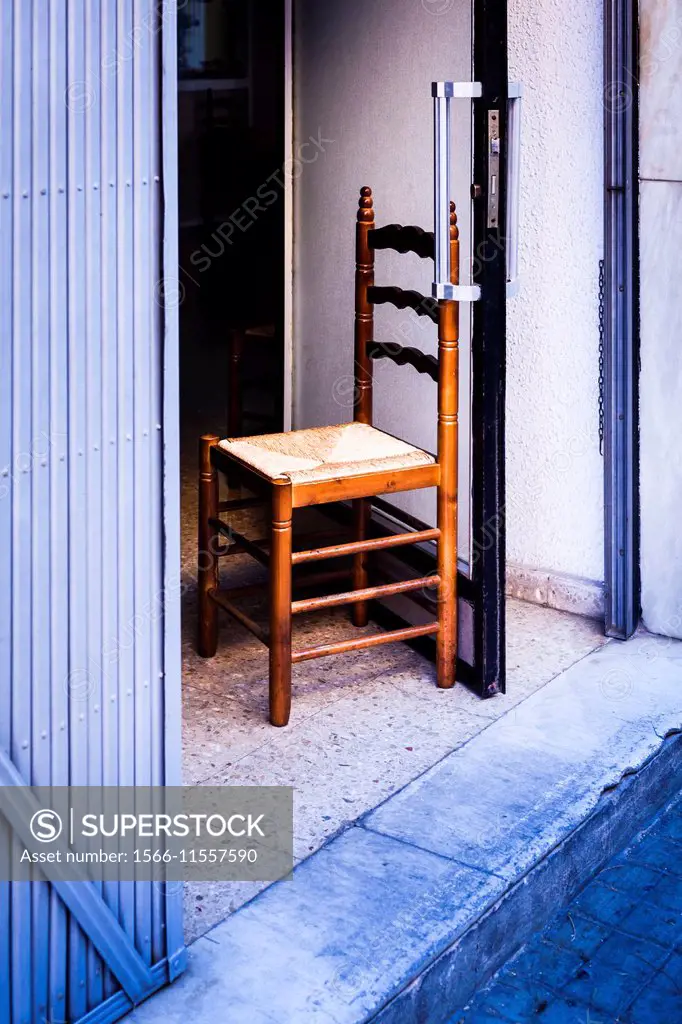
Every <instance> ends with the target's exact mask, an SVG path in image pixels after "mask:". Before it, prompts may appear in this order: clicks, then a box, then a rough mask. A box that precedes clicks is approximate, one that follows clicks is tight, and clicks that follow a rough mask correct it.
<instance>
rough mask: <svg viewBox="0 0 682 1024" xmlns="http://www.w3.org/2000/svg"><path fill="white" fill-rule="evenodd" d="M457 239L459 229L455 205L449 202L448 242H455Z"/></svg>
mask: <svg viewBox="0 0 682 1024" xmlns="http://www.w3.org/2000/svg"><path fill="white" fill-rule="evenodd" d="M458 238H459V228H458V227H457V210H456V209H455V204H454V202H453V201H452V200H450V241H451V242H455V241H456V240H457V239H458Z"/></svg>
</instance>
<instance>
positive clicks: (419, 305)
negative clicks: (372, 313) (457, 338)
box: [367, 285, 438, 324]
mask: <svg viewBox="0 0 682 1024" xmlns="http://www.w3.org/2000/svg"><path fill="white" fill-rule="evenodd" d="M367 298H368V299H369V301H370V302H371V303H372V304H373V305H375V306H379V305H383V304H384V303H386V302H389V303H390V304H391V305H392V306H396V307H397V308H398V309H413V310H414V311H415V313H416V314H417V316H427V317H428V318H429V319H430V320H432V321H433V322H434V324H437V323H438V300H437V299H434V298H432V297H431V296H430V295H422V294H421V292H416V291H413V290H411V289H410V290H405V289H403V288H398V287H396V286H395V285H390V286H379V285H374V286H372V287H371V288H368V289H367Z"/></svg>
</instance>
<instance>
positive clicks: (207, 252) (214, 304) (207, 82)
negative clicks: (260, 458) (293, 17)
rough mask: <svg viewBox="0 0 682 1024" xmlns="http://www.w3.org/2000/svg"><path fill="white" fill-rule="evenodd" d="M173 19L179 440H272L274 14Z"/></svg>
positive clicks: (238, 0) (280, 244) (276, 255)
mask: <svg viewBox="0 0 682 1024" xmlns="http://www.w3.org/2000/svg"><path fill="white" fill-rule="evenodd" d="M178 19H179V23H178V35H179V37H178V60H179V95H178V121H179V174H180V183H179V187H180V282H181V287H180V299H181V306H180V371H181V377H180V380H181V396H180V403H181V423H182V431H183V435H185V434H190V435H191V434H192V433H193V432H194V434H196V433H197V432H199V433H206V432H215V433H216V434H219V435H220V436H221V437H224V436H226V435H227V434H228V433H238V434H250V433H262V432H265V431H272V430H279V429H281V427H282V407H281V395H282V392H283V333H282V325H283V302H284V177H283V170H282V165H283V163H284V5H283V4H282V3H281V0H259V2H258V3H253V2H251V3H250V2H249V0H189V2H188V3H187V5H186V6H185V7H184V8H183V9H182V10H181V11H179V13H178ZM263 328H267V331H266V332H265V333H262V329H263ZM253 329H256V331H261V333H260V334H258V333H256V334H255V335H249V334H248V333H247V334H246V335H244V334H243V332H248V331H249V330H253ZM235 331H237V332H241V333H240V334H239V335H238V337H237V344H238V345H239V352H240V358H239V360H238V365H237V366H236V367H235V365H234V362H235V358H234V353H235V348H234V344H235V339H234V335H233V332H235ZM240 338H241V344H239V339H240ZM231 353H232V359H231ZM231 364H232V365H231ZM231 374H233V378H232V381H231V380H230V375H231ZM231 396H232V397H231ZM237 405H238V406H239V408H237ZM231 406H232V409H230V407H231ZM230 411H231V412H232V416H231V417H230ZM230 428H231V429H230Z"/></svg>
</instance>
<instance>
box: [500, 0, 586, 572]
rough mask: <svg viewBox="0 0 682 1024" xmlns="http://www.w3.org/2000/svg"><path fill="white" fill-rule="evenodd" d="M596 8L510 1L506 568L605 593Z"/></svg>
mask: <svg viewBox="0 0 682 1024" xmlns="http://www.w3.org/2000/svg"><path fill="white" fill-rule="evenodd" d="M601 8H602V3H601V0H572V2H571V3H567V2H566V0H530V2H529V0H509V75H510V79H512V80H514V79H519V80H521V81H522V82H523V83H524V88H525V93H524V109H523V149H522V161H523V163H522V172H521V181H522V195H521V211H520V219H521V223H520V238H521V253H520V262H521V274H522V289H521V293H520V295H519V296H518V297H517V298H515V299H514V300H513V301H510V302H509V304H508V349H507V530H508V533H507V557H508V559H509V561H511V562H515V563H517V564H520V565H523V566H527V567H530V568H544V569H550V570H558V571H561V572H564V573H569V574H572V575H578V576H584V577H587V578H589V579H593V580H599V581H601V580H603V577H604V571H603V557H604V556H603V463H602V458H601V456H600V454H599V440H598V356H599V330H598V261H599V259H600V258H601V256H602V251H603V231H602V121H603V111H602V102H601V99H602V68H603V63H602V62H603V57H602V10H601Z"/></svg>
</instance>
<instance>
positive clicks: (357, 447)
mask: <svg viewBox="0 0 682 1024" xmlns="http://www.w3.org/2000/svg"><path fill="white" fill-rule="evenodd" d="M450 208H451V216H450V247H451V266H452V278H453V283H455V284H456V283H458V267H459V241H458V231H457V218H456V214H455V207H454V203H453V204H451V207H450ZM356 232H357V233H356V260H357V262H356V277H355V282H356V298H355V383H356V391H355V420H354V422H353V423H345V424H342V425H340V426H334V427H317V428H313V429H308V430H295V431H291V432H289V433H284V434H266V435H261V436H254V437H242V438H228V439H227V440H223V441H221V440H220V439H219V438H218V437H216V436H214V435H205V436H203V437H202V438H201V446H200V474H199V566H198V589H199V624H198V650H199V653H200V654H201V655H202V656H204V657H212V656H213V655H214V654H215V652H216V648H217V642H218V618H217V616H218V610H219V609H220V608H222V609H224V610H225V611H227V612H228V613H229V614H230V615H232V616H233V617H234V618H236V619H237V620H238V621H239V622H241V623H242V624H243V625H245V626H246V627H247V628H248V629H250V630H251V632H253V633H254V634H255V635H256V636H257V637H259V639H261V640H262V641H263V642H264V643H265V644H266V645H267V646H268V647H269V651H270V721H271V722H272V724H273V725H278V726H283V725H286V724H287V722H288V720H289V713H290V708H291V666H292V664H297V663H298V662H301V661H306V660H308V659H310V658H319V657H323V656H325V655H331V654H341V653H344V652H346V651H354V650H359V649H360V648H367V647H373V646H375V645H377V644H382V643H387V642H390V641H393V640H408V639H411V638H413V637H418V636H426V635H428V634H435V636H436V653H437V659H436V665H437V677H438V685H439V686H440V687H443V688H448V687H451V686H452V685H453V684H454V682H455V664H456V646H457V591H456V582H457V429H458V428H457V413H458V404H457V403H458V385H457V380H458V358H459V352H458V338H459V316H458V314H459V309H458V304H457V303H456V302H452V301H445V300H441V301H436V300H435V299H430V298H426V297H424V296H422V295H420V294H418V293H417V292H412V291H403V290H402V289H399V288H385V287H375V285H374V254H375V251H376V250H378V249H394V250H396V251H398V252H401V253H405V252H414V253H416V254H417V255H418V256H421V257H423V258H433V255H434V240H433V235H432V234H431V233H427V232H425V231H422V229H421V228H415V227H401V226H400V225H389V226H387V227H383V228H379V229H375V226H374V209H373V200H372V191H371V189H370V188H367V187H365V188H363V189H362V190H361V193H360V204H359V210H358V216H357V228H356ZM384 302H390V303H392V304H393V305H396V306H397V307H398V308H400V309H405V308H408V307H409V308H412V309H414V310H415V311H416V312H417V313H418V314H419V315H422V316H428V317H430V318H431V319H432V320H434V322H436V323H437V324H438V360H436V359H435V358H434V357H432V356H426V355H424V354H423V353H421V352H419V351H417V350H416V349H412V348H403V347H401V346H399V345H394V344H391V345H389V346H382V345H380V344H378V343H377V342H375V341H374V340H373V337H372V335H373V328H374V324H373V308H374V305H375V304H378V303H384ZM373 358H389V359H391V360H393V361H394V362H396V363H397V364H399V365H403V364H409V365H411V366H413V367H414V368H415V369H417V370H418V371H419V372H421V373H427V374H429V376H431V377H432V379H433V380H434V381H437V382H438V452H437V457H435V458H434V457H433V456H432V455H430V454H428V453H427V452H424V451H422V450H421V449H419V448H415V447H414V446H413V445H410V444H407V443H406V442H404V441H401V440H399V439H397V438H395V437H393V436H392V435H390V434H386V433H384V432H383V431H381V430H377V429H376V428H375V427H373V426H372V425H371V423H372V369H371V366H372V363H371V360H372V359H373ZM235 469H237V470H238V472H239V473H240V474H242V475H243V478H244V481H245V482H246V483H247V485H248V486H249V487H250V488H252V489H253V490H254V491H255V492H256V493H258V492H261V493H262V492H265V494H266V496H269V498H270V500H271V507H272V524H271V531H270V544H269V551H266V550H264V547H263V546H262V545H261V544H258V543H256V542H254V541H251V540H249V539H247V538H246V537H244V536H242V535H241V534H238V533H235V532H234V531H233V530H231V529H230V527H229V525H228V524H227V523H226V522H225V521H223V520H222V519H220V518H219V513H220V512H229V511H230V510H235V509H238V508H244V507H245V506H246V505H247V504H250V503H255V502H256V501H257V500H258V499H257V498H254V499H252V500H251V499H246V500H245V501H244V500H242V501H236V502H235V501H232V502H224V503H219V501H218V473H219V472H223V473H228V472H229V473H233V472H234V471H235ZM422 487H436V488H437V489H438V502H437V509H438V512H437V517H438V518H437V524H438V525H437V528H434V529H428V530H422V531H419V532H411V533H404V534H397V535H394V536H390V537H379V538H371V537H370V536H369V520H370V511H371V498H372V497H373V496H375V495H380V494H387V493H395V492H397V491H410V490H416V489H417V488H422ZM348 500H350V501H352V509H353V539H352V540H351V541H350V542H348V543H343V544H336V545H334V546H333V547H326V548H313V549H310V550H303V551H294V550H293V545H292V515H293V510H294V509H299V508H302V507H305V506H311V505H322V504H325V503H326V502H335V501H348ZM221 535H222V536H225V535H227V536H229V537H230V538H231V540H232V541H233V543H232V544H230V545H229V546H227V545H222V546H221V541H220V536H221ZM427 540H434V541H437V546H438V561H437V572H436V574H435V575H432V576H427V577H423V578H420V579H413V580H404V581H400V582H397V583H389V584H385V585H381V586H369V585H368V566H367V555H368V552H371V551H376V550H378V549H384V548H389V547H397V546H399V545H404V544H414V543H417V542H421V541H427ZM235 551H246V552H248V553H249V554H251V555H253V556H254V557H255V558H257V559H258V560H259V561H261V562H263V563H264V564H267V565H268V566H269V593H270V628H269V632H266V631H265V630H264V629H262V628H261V627H260V626H259V625H258V624H257V623H256V622H254V621H253V620H252V619H250V618H249V616H248V615H246V614H245V613H244V612H243V611H242V610H241V609H240V608H239V607H238V606H237V605H236V604H234V602H233V597H234V595H235V594H236V593H238V591H235V590H220V589H219V586H218V565H219V559H220V558H221V557H223V556H224V555H227V554H230V553H232V552H235ZM345 555H351V556H352V558H353V570H352V580H353V589H352V590H350V591H348V592H345V593H340V594H334V595H331V596H324V597H312V598H307V599H305V600H293V598H292V570H293V568H294V567H296V566H299V565H301V564H304V563H309V562H315V561H320V560H323V559H329V558H338V557H341V556H345ZM422 588H435V591H436V595H437V618H436V619H435V621H433V622H429V623H426V624H425V625H419V626H409V627H406V628H403V629H397V630H393V631H391V632H386V633H379V634H377V635H371V636H362V637H356V638H354V639H349V640H343V641H340V642H338V643H331V644H326V645H323V646H320V647H310V648H305V649H301V650H292V640H291V623H292V616H293V615H298V614H300V613H301V612H306V611H313V610H316V609H321V608H331V607H336V606H340V605H345V604H351V605H352V606H353V613H352V620H353V623H354V624H355V625H356V626H365V625H366V624H367V622H368V602H369V601H370V600H371V599H373V598H378V597H382V596H389V595H394V594H401V593H407V592H409V591H416V590H420V589H422ZM241 589H242V590H243V589H244V588H241Z"/></svg>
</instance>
